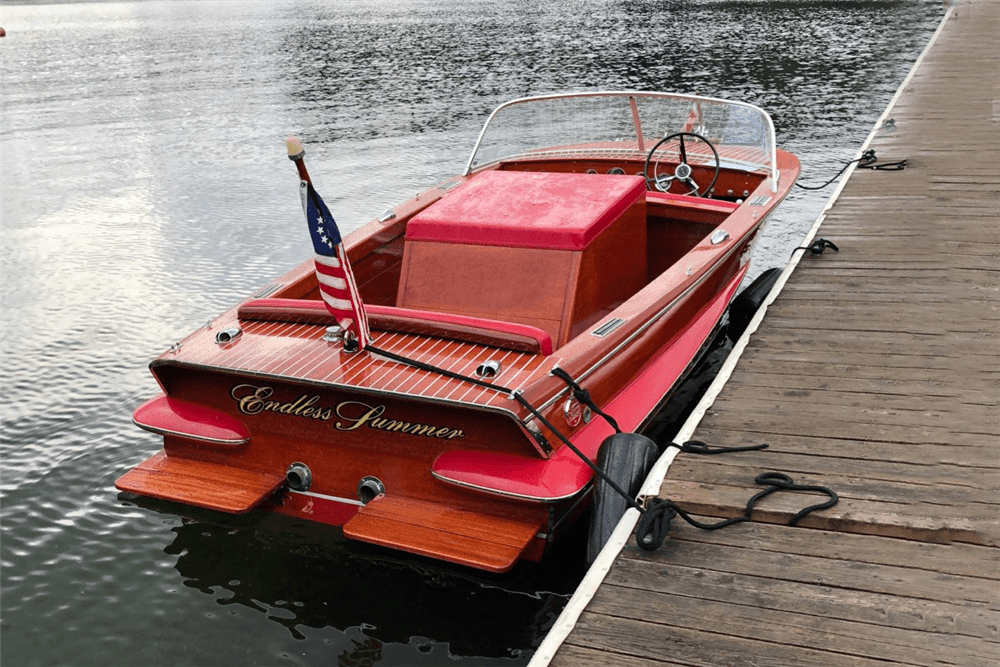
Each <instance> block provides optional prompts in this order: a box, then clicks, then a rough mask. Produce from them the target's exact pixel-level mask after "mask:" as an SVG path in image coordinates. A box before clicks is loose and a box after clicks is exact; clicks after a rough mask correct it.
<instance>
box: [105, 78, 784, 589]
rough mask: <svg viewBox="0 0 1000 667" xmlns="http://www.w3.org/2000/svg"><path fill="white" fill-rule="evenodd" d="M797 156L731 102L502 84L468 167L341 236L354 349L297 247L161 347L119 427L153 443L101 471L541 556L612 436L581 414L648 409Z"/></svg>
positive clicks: (413, 544)
mask: <svg viewBox="0 0 1000 667" xmlns="http://www.w3.org/2000/svg"><path fill="white" fill-rule="evenodd" d="M798 172H799V163H798V160H797V159H796V158H795V157H794V156H793V155H791V154H789V153H787V152H784V151H781V150H778V149H777V148H776V147H775V141H774V129H773V125H772V122H771V119H770V118H769V117H768V115H767V114H766V113H765V112H764V111H762V110H760V109H758V108H757V107H754V106H751V105H748V104H744V103H740V102H729V101H724V100H718V99H713V98H706V97H696V96H687V95H674V94H663V93H650V92H611V93H582V94H569V95H553V96H546V97H537V98H529V99H521V100H516V101H513V102H510V103H508V104H505V105H503V106H501V107H500V108H498V109H497V110H496V111H495V112H494V113H493V114H492V115H491V116H490V118H489V119H488V121H487V122H486V125H485V127H484V129H483V131H482V133H481V134H480V136H479V140H478V141H477V143H476V146H475V148H474V150H473V153H472V157H471V158H470V160H469V162H468V164H467V166H466V169H465V170H464V172H463V173H462V174H461V175H458V176H455V177H453V178H450V179H447V180H445V181H443V182H441V183H439V184H437V185H435V186H434V187H431V188H430V189H428V190H426V191H424V192H422V193H420V194H418V195H417V196H415V197H414V198H412V199H411V200H409V201H407V202H405V203H403V204H401V205H400V206H397V207H396V208H394V209H392V210H389V211H386V212H385V213H384V214H382V215H381V216H379V217H378V218H377V219H376V220H373V221H372V222H370V223H369V224H367V225H366V226H364V227H362V228H361V229H359V230H357V231H356V232H354V233H352V234H350V235H349V236H348V237H347V238H346V239H345V240H344V244H343V245H344V247H345V248H346V255H347V257H348V259H349V263H350V265H351V267H353V276H354V279H355V281H356V285H357V292H358V294H359V296H360V300H361V301H362V302H363V304H364V312H365V313H366V316H367V319H368V327H369V329H370V332H371V339H370V347H368V346H367V345H366V346H358V345H357V344H352V343H353V342H354V341H352V340H351V337H350V336H345V333H344V330H343V328H342V327H341V326H338V325H339V324H341V323H342V322H338V319H337V318H336V317H335V316H334V315H333V314H332V313H331V312H330V311H329V310H328V309H327V307H326V306H325V305H324V302H323V301H322V300H321V290H320V284H319V281H318V280H317V273H316V270H315V266H314V261H313V260H312V259H310V260H308V261H306V262H304V263H303V264H302V265H300V266H298V267H296V268H294V269H292V270H291V271H289V272H288V273H286V274H285V275H283V276H281V277H280V278H278V279H276V280H275V281H274V282H272V283H271V284H269V285H267V286H265V287H263V288H262V289H261V290H259V291H258V292H257V293H256V294H254V295H252V296H251V297H250V298H248V299H247V300H246V301H244V302H243V303H240V304H239V305H237V306H236V307H234V308H232V309H231V310H230V311H228V312H226V313H225V314H223V315H221V316H219V317H218V318H216V319H215V320H214V321H212V322H211V323H210V324H209V325H208V326H206V327H204V328H202V329H199V330H198V331H195V332H194V333H192V334H191V335H190V336H188V337H187V338H185V339H184V340H183V341H182V342H181V343H180V344H179V345H176V346H174V347H173V348H171V349H170V350H168V351H166V352H164V353H163V354H162V355H161V356H160V357H159V358H157V359H156V360H154V361H153V362H152V364H151V366H150V368H151V370H152V372H153V374H154V376H155V377H156V379H157V381H158V382H159V384H160V386H161V388H162V390H163V393H162V394H161V395H159V396H157V397H155V398H153V399H152V400H150V401H148V402H147V403H145V404H143V405H142V406H140V407H139V408H138V409H137V410H136V411H135V414H134V421H135V423H136V424H138V425H139V426H141V427H142V428H145V429H147V430H150V431H153V432H155V433H159V434H162V435H163V438H164V446H163V450H162V451H160V452H159V453H157V454H155V455H154V456H152V457H151V458H149V459H147V460H146V461H144V462H142V463H140V464H139V465H138V466H136V467H135V468H134V469H132V470H131V471H129V472H128V473H127V474H125V475H124V476H123V477H121V478H120V479H119V480H118V481H117V487H118V488H119V489H121V490H122V491H126V492H129V493H133V494H138V495H140V496H148V497H153V498H159V499H165V500H169V501H174V502H177V503H183V504H186V505H192V506H197V507H202V508H208V509H211V510H217V511H219V512H228V513H246V512H250V511H273V512H280V513H283V514H287V515H291V516H295V517H304V518H308V519H311V520H315V521H319V522H323V523H327V524H332V525H337V526H343V533H344V535H345V536H346V537H348V538H350V539H354V540H360V541H364V542H370V543H374V544H379V545H383V546H386V547H390V548H393V549H399V550H403V551H407V552H411V553H415V554H421V555H424V556H429V557H432V558H437V559H441V560H444V561H450V562H453V563H459V564H462V565H467V566H471V567H474V568H481V569H484V570H490V571H495V572H503V571H506V570H508V569H509V568H510V567H512V566H513V564H514V563H516V562H517V561H518V560H521V559H532V560H537V559H539V558H541V556H542V555H543V553H544V552H545V551H546V548H547V546H548V545H550V544H551V543H552V542H553V540H555V539H557V538H558V537H559V535H561V534H562V533H563V532H564V531H565V529H566V527H567V526H568V525H569V524H570V522H571V521H572V520H574V519H575V518H576V517H577V515H579V514H580V513H581V512H582V511H583V510H584V509H585V508H586V507H587V505H588V503H589V502H590V500H591V496H592V495H593V493H592V491H593V488H594V470H593V469H592V463H588V461H589V462H593V461H594V460H596V459H597V456H598V452H599V449H600V448H601V446H602V442H604V441H605V440H606V439H609V436H611V435H613V434H614V429H613V428H612V426H611V425H610V423H609V421H608V420H606V419H604V418H602V417H600V416H598V415H597V413H596V412H595V408H596V409H597V410H600V411H603V412H604V413H606V414H608V415H610V416H611V417H612V418H613V419H614V420H615V421H616V422H617V424H618V425H619V426H620V427H621V429H622V430H624V431H626V432H635V431H641V430H642V429H643V427H644V426H645V425H646V424H647V423H648V422H649V420H650V418H651V417H652V416H653V415H654V413H655V412H656V410H657V408H658V407H659V406H660V405H661V404H662V403H663V402H664V401H665V400H666V398H668V397H669V394H670V391H671V388H672V387H674V386H675V385H676V384H677V383H678V381H679V379H680V378H682V377H683V376H684V374H685V372H686V371H687V370H688V369H689V368H690V366H691V365H692V363H693V362H694V360H695V359H696V358H697V356H698V354H699V352H700V351H701V350H702V348H703V346H704V345H705V344H706V341H707V340H708V339H709V336H710V335H711V334H712V332H713V330H714V329H715V327H716V325H717V324H718V322H719V321H720V319H721V318H722V317H723V314H724V313H725V311H726V307H727V305H728V304H729V302H730V300H731V299H732V298H733V296H734V294H735V292H736V290H737V286H738V285H739V284H740V281H741V279H742V278H743V276H744V274H745V272H746V270H747V262H748V259H749V255H750V249H751V242H752V240H753V238H754V235H755V234H756V233H757V231H758V230H759V229H760V227H761V225H762V224H763V223H764V221H765V219H766V218H767V216H768V214H769V213H770V212H771V211H772V210H773V209H774V207H775V206H776V205H777V204H778V203H779V202H780V201H781V200H782V199H783V198H784V196H785V195H786V194H787V193H788V191H789V189H790V188H791V187H792V184H793V182H794V181H795V179H796V178H797V176H798ZM303 173H305V172H304V171H303ZM554 369H561V371H555V372H554ZM567 378H570V379H572V380H573V381H575V382H576V383H578V386H580V387H582V388H583V389H585V390H586V391H587V392H588V394H589V398H590V401H589V402H588V401H587V396H586V395H582V394H579V393H574V391H573V390H572V388H571V386H570V384H569V383H568V381H567ZM581 401H582V402H581ZM567 443H568V444H567ZM574 449H575V450H577V451H578V452H579V453H580V454H582V455H583V457H584V458H586V459H588V461H584V460H583V458H581V457H580V456H578V454H577V453H576V452H574V451H573V450H574ZM610 472H611V473H612V475H618V476H619V477H621V476H622V474H623V473H621V471H614V470H613V471H610ZM641 474H644V471H643V470H641V469H640V470H635V471H631V472H629V471H626V472H625V473H624V476H625V478H624V479H618V480H617V481H618V482H619V483H620V484H621V485H622V486H623V487H630V486H634V481H635V480H634V479H629V478H628V477H629V476H631V477H636V476H638V475H641Z"/></svg>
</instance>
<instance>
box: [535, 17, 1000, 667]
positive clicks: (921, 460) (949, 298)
mask: <svg viewBox="0 0 1000 667" xmlns="http://www.w3.org/2000/svg"><path fill="white" fill-rule="evenodd" d="M998 35H1000V1H998V0H966V1H965V2H961V3H958V4H956V5H955V7H954V8H953V9H952V10H951V13H950V14H949V15H948V18H947V21H946V22H945V23H944V25H943V27H942V29H941V32H940V34H939V35H938V37H937V39H936V41H935V42H934V44H933V46H932V47H931V48H930V50H929V51H928V52H927V53H926V56H925V57H924V59H923V61H922V63H921V65H920V67H919V68H918V69H917V70H916V71H915V72H914V74H913V76H912V78H911V79H910V80H909V81H908V83H906V84H905V85H904V87H903V88H902V89H901V92H900V96H899V99H898V101H897V102H896V104H895V105H894V106H893V108H892V109H891V111H890V112H889V116H891V117H892V118H894V119H895V125H896V128H897V129H896V131H895V132H893V133H891V134H890V133H886V134H882V135H878V136H876V138H875V139H874V141H873V142H872V147H873V148H875V150H876V152H877V154H878V157H879V159H880V161H883V162H885V161H891V160H893V159H895V158H906V159H907V160H908V168H907V169H906V171H903V172H879V171H864V170H858V171H855V172H854V174H853V175H852V176H851V178H850V180H849V181H848V183H847V184H846V186H845V187H844V189H843V191H842V193H841V195H840V197H839V199H838V200H837V202H836V203H835V204H834V205H833V207H832V208H831V209H830V210H829V211H828V213H827V216H826V219H825V220H824V221H823V224H822V226H821V227H820V229H819V232H818V236H821V237H823V238H827V239H830V240H831V241H833V242H834V243H836V244H837V245H838V246H839V248H840V252H839V253H836V252H833V251H827V252H826V253H825V254H823V255H822V256H820V257H810V256H806V257H803V258H802V259H801V261H800V262H799V264H798V267H797V268H796V270H795V271H794V273H793V274H792V275H791V276H790V278H789V280H788V282H787V284H786V285H785V286H784V289H783V290H782V292H781V293H780V294H779V295H778V298H777V299H776V301H775V302H774V303H773V304H772V305H771V307H770V308H769V309H768V311H767V313H766V316H765V317H764V320H763V322H762V324H761V326H760V328H759V329H758V331H757V332H756V333H755V334H754V335H753V336H752V337H751V339H750V342H749V345H748V346H747V348H746V350H745V352H744V354H743V356H742V357H741V358H740V360H739V362H738V364H737V365H736V368H735V371H734V373H733V375H732V377H731V378H730V380H729V382H728V383H727V385H726V386H725V387H724V389H723V390H722V392H721V394H720V395H719V397H718V398H717V400H716V401H715V403H714V405H713V406H712V408H711V409H710V410H709V412H708V414H707V415H706V416H705V418H704V419H703V420H702V422H701V423H700V425H699V426H698V428H697V430H696V431H695V434H694V437H695V438H697V439H700V440H705V441H706V442H708V443H710V444H712V445H716V446H735V445H743V444H750V443H759V442H767V443H769V445H770V448H769V449H768V450H765V451H763V452H747V453H738V454H724V455H722V456H713V457H704V456H702V457H697V456H694V455H691V454H680V455H679V456H678V457H677V459H676V460H675V461H674V462H673V464H672V465H671V467H670V469H669V471H668V473H667V478H666V480H665V482H664V484H663V486H662V488H661V491H660V496H661V497H665V498H670V499H671V500H673V501H675V502H677V503H678V505H680V506H681V507H683V508H685V509H688V510H690V511H692V512H695V513H697V514H701V515H703V516H707V517H729V516H737V515H739V514H742V511H743V507H744V505H745V503H746V500H747V499H748V498H749V497H750V496H751V495H753V494H754V493H756V492H757V491H758V490H760V487H756V486H755V485H754V483H753V479H754V477H755V476H756V475H758V474H759V473H761V472H765V471H771V470H773V471H781V472H784V473H786V474H788V475H790V476H791V477H792V478H793V479H794V480H795V481H796V482H799V483H803V484H821V485H825V486H828V487H831V488H832V489H834V490H835V491H837V492H838V493H839V494H840V498H841V500H840V503H839V504H838V505H837V506H836V507H834V508H832V509H830V510H825V511H822V512H818V513H815V514H813V515H810V516H809V517H807V518H806V519H805V520H803V521H802V522H801V523H800V525H799V526H797V527H788V526H787V525H785V524H786V522H787V521H788V519H789V518H790V517H791V516H792V514H793V513H794V512H796V511H797V510H798V509H801V508H802V507H804V506H806V505H808V504H811V503H813V502H817V500H816V498H817V496H814V495H808V494H793V493H779V494H775V495H773V496H771V497H768V498H767V499H766V500H764V501H762V502H761V503H760V504H759V506H758V508H757V509H756V510H755V511H754V514H753V519H754V521H753V522H751V523H745V524H740V525H736V526H732V527H729V528H726V529H723V530H720V531H716V532H704V531H700V530H698V529H695V528H692V527H691V526H688V525H687V524H684V523H683V522H682V521H681V520H680V519H679V518H678V519H676V520H675V522H674V527H673V530H672V534H671V537H670V538H669V539H668V541H667V542H666V543H665V545H664V547H663V548H662V549H661V550H659V551H658V552H655V553H649V554H647V553H646V552H642V551H640V550H638V549H637V548H636V547H635V541H634V538H632V539H631V540H630V542H629V544H628V545H627V546H626V547H625V549H624V550H623V551H622V553H621V554H620V555H619V556H618V559H617V560H616V561H615V564H614V565H613V567H612V568H611V571H610V572H609V574H608V576H607V578H606V579H605V581H604V583H603V584H602V586H601V587H600V589H599V590H598V591H597V593H596V595H595V597H594V598H593V600H592V601H591V602H590V604H589V605H588V606H587V608H586V610H585V611H584V612H583V614H582V615H581V616H580V619H579V621H578V623H577V626H576V628H575V629H574V630H573V632H572V633H571V634H570V636H569V637H568V638H567V639H566V641H565V643H563V645H562V647H561V648H560V649H559V650H558V652H557V653H556V654H555V657H554V659H553V660H552V664H553V665H560V666H567V665H591V664H593V665H607V664H615V665H620V666H622V667H625V666H631V665H653V664H656V665H662V664H669V665H705V666H711V667H718V666H720V665H751V664H752V665H757V664H769V665H773V664H783V665H797V666H801V665H817V666H823V667H829V666H835V665H880V666H883V667H884V666H885V665H887V664H888V665H894V664H905V665H962V666H964V667H973V666H976V665H983V666H995V665H997V664H1000V630H998V628H1000V548H998V547H1000V421H998V420H1000V417H998V416H1000V55H998V54H1000V50H998V47H997V36H998Z"/></svg>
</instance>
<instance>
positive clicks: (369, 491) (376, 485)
mask: <svg viewBox="0 0 1000 667" xmlns="http://www.w3.org/2000/svg"><path fill="white" fill-rule="evenodd" d="M384 495H385V484H383V483H382V480H380V479H379V478H378V477H371V476H368V477H362V478H361V481H360V482H358V500H360V501H361V504H362V505H367V504H368V503H370V502H371V501H373V500H375V499H376V498H378V497H379V496H384Z"/></svg>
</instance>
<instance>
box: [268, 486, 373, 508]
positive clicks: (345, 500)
mask: <svg viewBox="0 0 1000 667" xmlns="http://www.w3.org/2000/svg"><path fill="white" fill-rule="evenodd" d="M286 491H288V493H295V494H298V495H300V496H309V497H311V498H319V499H321V500H330V501H332V502H335V503H341V504H343V505H357V506H358V507H364V503H362V502H361V501H360V500H352V499H351V498H339V497H337V496H327V495H324V494H322V493H315V492H313V491H295V490H293V489H286Z"/></svg>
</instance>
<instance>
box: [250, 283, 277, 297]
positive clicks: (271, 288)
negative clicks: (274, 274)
mask: <svg viewBox="0 0 1000 667" xmlns="http://www.w3.org/2000/svg"><path fill="white" fill-rule="evenodd" d="M282 287H284V285H282V284H281V283H271V284H270V285H268V286H267V287H264V288H262V289H261V290H260V291H259V292H257V293H256V294H254V295H253V298H254V299H263V298H264V297H267V296H270V295H272V294H274V293H275V292H277V291H278V290H279V289H281V288H282Z"/></svg>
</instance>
